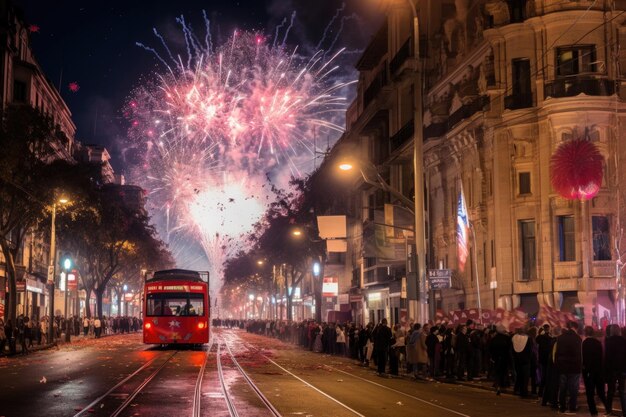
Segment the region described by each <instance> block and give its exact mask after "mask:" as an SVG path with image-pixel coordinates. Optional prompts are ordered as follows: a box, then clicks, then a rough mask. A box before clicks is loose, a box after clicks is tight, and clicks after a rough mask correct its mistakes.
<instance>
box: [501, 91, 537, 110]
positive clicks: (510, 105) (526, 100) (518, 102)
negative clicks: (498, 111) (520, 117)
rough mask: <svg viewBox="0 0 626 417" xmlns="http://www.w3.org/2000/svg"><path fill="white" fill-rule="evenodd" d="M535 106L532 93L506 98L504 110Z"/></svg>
mask: <svg viewBox="0 0 626 417" xmlns="http://www.w3.org/2000/svg"><path fill="white" fill-rule="evenodd" d="M532 106H533V95H532V93H530V92H529V93H523V94H513V95H510V96H506V97H504V108H505V109H509V110H519V109H527V108H529V107H532Z"/></svg>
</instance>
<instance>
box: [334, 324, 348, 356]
mask: <svg viewBox="0 0 626 417" xmlns="http://www.w3.org/2000/svg"><path fill="white" fill-rule="evenodd" d="M335 331H336V332H337V342H336V343H337V347H336V349H335V351H336V353H337V354H338V355H340V356H345V354H346V334H345V333H344V331H343V329H342V328H341V326H340V325H337V327H336V328H335Z"/></svg>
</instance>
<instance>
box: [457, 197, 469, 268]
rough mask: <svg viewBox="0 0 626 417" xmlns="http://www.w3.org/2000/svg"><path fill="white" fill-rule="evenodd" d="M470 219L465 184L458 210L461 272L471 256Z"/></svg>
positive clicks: (458, 245) (458, 249)
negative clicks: (464, 194)
mask: <svg viewBox="0 0 626 417" xmlns="http://www.w3.org/2000/svg"><path fill="white" fill-rule="evenodd" d="M468 232H469V219H468V218H467V207H466V206H465V197H464V196H463V184H461V191H460V192H459V201H458V204H457V210H456V252H457V258H458V261H459V271H461V272H463V271H464V270H465V261H467V255H468V254H469V247H468V245H469V240H468V236H467V234H468Z"/></svg>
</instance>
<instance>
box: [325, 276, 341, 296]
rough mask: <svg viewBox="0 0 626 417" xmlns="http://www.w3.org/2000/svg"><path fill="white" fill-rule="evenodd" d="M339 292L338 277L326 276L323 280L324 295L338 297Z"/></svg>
mask: <svg viewBox="0 0 626 417" xmlns="http://www.w3.org/2000/svg"><path fill="white" fill-rule="evenodd" d="M337 294H339V280H338V279H337V277H324V280H323V281H322V297H336V296H337Z"/></svg>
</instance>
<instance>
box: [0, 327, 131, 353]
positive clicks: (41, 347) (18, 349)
mask: <svg viewBox="0 0 626 417" xmlns="http://www.w3.org/2000/svg"><path fill="white" fill-rule="evenodd" d="M132 333H137V332H129V333H109V334H103V335H101V336H100V339H102V338H105V337H109V336H117V335H122V334H132ZM95 339H96V338H95V336H94V335H92V334H89V335H87V336H84V335H83V333H80V334H79V335H78V336H74V335H71V337H70V342H69V344H73V343H76V342H79V341H83V340H95ZM66 344H68V342H66V341H65V333H61V337H60V338H56V339H55V341H54V343H46V344H41V345H38V344H33V346H32V347H29V348H28V353H32V352H39V351H40V350H47V349H50V348H53V347H58V346H62V345H66ZM22 355H23V354H22V346H21V345H20V344H19V343H16V346H15V353H10V352H9V346H8V343H7V345H6V346H5V350H4V352H0V357H8V358H11V357H15V356H22Z"/></svg>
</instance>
